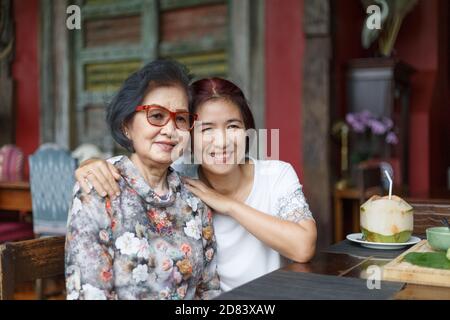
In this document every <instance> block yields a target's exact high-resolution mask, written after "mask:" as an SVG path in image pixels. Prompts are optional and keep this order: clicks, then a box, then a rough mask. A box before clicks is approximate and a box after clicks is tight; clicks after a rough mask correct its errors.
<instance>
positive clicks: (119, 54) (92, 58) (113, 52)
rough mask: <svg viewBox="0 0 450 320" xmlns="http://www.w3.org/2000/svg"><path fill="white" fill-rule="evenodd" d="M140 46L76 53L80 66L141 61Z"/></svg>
mask: <svg viewBox="0 0 450 320" xmlns="http://www.w3.org/2000/svg"><path fill="white" fill-rule="evenodd" d="M143 52H144V50H143V48H142V46H141V45H133V46H129V45H128V46H127V45H124V46H114V47H100V48H91V49H81V50H80V51H78V55H79V62H80V63H82V64H86V63H91V62H113V61H117V60H135V59H141V58H142V55H143Z"/></svg>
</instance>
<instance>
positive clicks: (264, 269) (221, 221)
mask: <svg viewBox="0 0 450 320" xmlns="http://www.w3.org/2000/svg"><path fill="white" fill-rule="evenodd" d="M251 160H252V162H253V163H254V166H255V167H254V181H253V187H252V191H251V192H250V195H249V196H248V198H247V200H246V201H245V203H246V204H247V205H249V206H251V207H253V208H255V209H257V210H259V211H262V212H264V213H267V214H269V215H272V216H278V217H279V218H281V219H285V220H290V221H294V222H298V221H300V220H302V219H313V217H312V214H311V212H310V210H309V207H308V204H307V203H306V200H305V197H304V195H303V192H302V186H301V184H300V182H299V180H298V177H297V174H296V173H295V171H294V169H293V168H292V166H291V165H290V164H289V163H286V162H282V161H276V160H255V159H251ZM172 166H173V167H174V169H175V170H177V171H178V172H180V174H181V175H185V176H189V177H192V178H194V179H198V166H197V165H185V164H178V163H174V164H173V165H172ZM213 225H214V229H215V235H216V240H217V263H218V273H219V276H220V283H221V289H222V290H223V291H228V290H231V289H233V288H235V287H237V286H240V285H242V284H244V283H246V282H249V281H251V280H253V279H256V278H258V277H260V276H262V275H264V274H266V273H269V272H271V271H274V270H276V269H278V268H280V267H281V266H283V265H284V264H285V262H287V259H285V258H284V257H283V256H281V255H280V254H279V253H278V252H277V251H275V250H273V249H272V248H270V247H269V246H267V245H265V244H264V243H263V242H262V241H260V240H258V239H257V238H256V237H255V236H253V235H252V234H251V233H250V232H248V231H247V230H246V229H245V228H244V227H242V226H241V225H240V224H239V223H238V222H237V221H236V220H234V219H233V218H231V217H229V216H225V215H222V214H215V215H214V218H213Z"/></svg>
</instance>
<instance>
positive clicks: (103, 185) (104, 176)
mask: <svg viewBox="0 0 450 320" xmlns="http://www.w3.org/2000/svg"><path fill="white" fill-rule="evenodd" d="M75 179H77V182H78V183H79V184H80V186H81V188H82V190H83V191H84V192H85V193H86V194H87V193H89V192H90V191H91V187H90V186H89V183H90V184H91V185H92V187H94V189H95V191H97V193H98V194H99V195H101V196H102V197H106V196H107V195H108V196H109V197H110V198H111V199H114V197H115V196H119V195H120V189H119V184H118V183H117V181H118V180H119V179H120V173H119V171H118V170H117V168H116V167H114V166H113V165H112V164H111V163H109V162H108V161H106V160H103V159H96V158H93V159H88V160H86V161H83V162H82V163H81V164H80V167H79V168H78V169H77V170H75ZM88 182H89V183H88Z"/></svg>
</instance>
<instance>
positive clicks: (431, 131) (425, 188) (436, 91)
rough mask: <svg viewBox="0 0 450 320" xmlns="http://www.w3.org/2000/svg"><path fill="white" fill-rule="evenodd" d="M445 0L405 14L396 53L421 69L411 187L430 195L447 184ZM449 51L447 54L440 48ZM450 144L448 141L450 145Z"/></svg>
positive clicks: (416, 81)
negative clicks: (442, 37) (407, 14)
mask: <svg viewBox="0 0 450 320" xmlns="http://www.w3.org/2000/svg"><path fill="white" fill-rule="evenodd" d="M447 5H448V4H447V3H446V1H445V0H444V1H442V0H427V1H419V3H418V5H417V7H416V8H415V9H414V11H412V12H411V14H410V15H409V16H408V17H407V19H405V21H404V24H403V26H402V29H401V30H400V33H399V38H398V42H397V44H396V50H397V54H398V56H399V57H401V59H402V60H403V61H405V62H406V63H409V64H410V65H412V66H413V67H414V68H415V69H416V70H417V71H416V73H415V74H414V76H413V78H412V96H411V124H410V125H411V132H410V134H411V136H410V163H411V167H410V172H409V174H410V185H411V186H410V188H411V194H412V195H413V196H417V197H425V196H429V195H430V194H431V193H432V188H433V187H434V188H439V187H442V188H443V187H444V182H445V177H446V170H445V168H446V165H450V164H449V163H448V160H447V158H446V156H447V155H446V152H442V151H443V150H448V149H447V148H445V144H446V141H448V140H447V139H445V134H447V135H449V134H450V132H449V131H448V121H449V120H450V119H448V118H447V120H446V121H441V120H442V116H444V115H445V114H447V115H448V107H449V104H448V98H447V96H448V84H447V83H446V81H445V79H447V76H448V75H447V73H448V67H447V60H448V54H449V53H448V51H447V50H448V37H446V38H445V39H441V41H440V38H441V32H443V31H445V32H444V33H445V34H446V35H447V34H448V33H447V32H446V31H447V28H448V25H447V23H446V19H445V17H443V16H442V15H441V14H442V13H446V12H447V10H448V7H447ZM441 52H444V54H445V56H444V55H441V54H440V53H441ZM447 147H448V145H447Z"/></svg>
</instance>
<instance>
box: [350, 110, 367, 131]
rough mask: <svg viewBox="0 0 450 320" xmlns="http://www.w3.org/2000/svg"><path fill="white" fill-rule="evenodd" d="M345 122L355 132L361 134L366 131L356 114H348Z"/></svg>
mask: <svg viewBox="0 0 450 320" xmlns="http://www.w3.org/2000/svg"><path fill="white" fill-rule="evenodd" d="M345 120H346V121H347V123H348V124H349V125H350V127H351V128H352V129H353V131H355V132H358V133H362V132H364V131H365V130H366V126H365V124H364V123H363V122H361V121H360V119H359V116H358V114H357V113H356V114H355V113H348V114H347V116H346V117H345Z"/></svg>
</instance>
